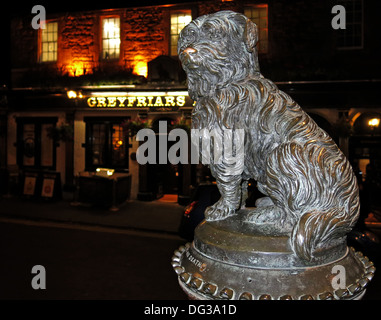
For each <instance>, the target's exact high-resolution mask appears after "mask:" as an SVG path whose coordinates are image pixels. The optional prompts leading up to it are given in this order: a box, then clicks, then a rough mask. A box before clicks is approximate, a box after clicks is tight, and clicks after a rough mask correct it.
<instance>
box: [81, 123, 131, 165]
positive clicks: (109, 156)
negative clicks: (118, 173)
mask: <svg viewBox="0 0 381 320" xmlns="http://www.w3.org/2000/svg"><path fill="white" fill-rule="evenodd" d="M85 122H86V158H85V163H86V170H90V171H91V170H95V169H96V168H98V167H104V168H114V169H118V168H119V169H128V159H129V157H128V150H129V143H128V137H127V136H126V134H125V132H124V130H123V126H122V120H121V119H119V118H102V119H100V118H97V117H94V118H92V117H89V118H87V117H86V118H85Z"/></svg>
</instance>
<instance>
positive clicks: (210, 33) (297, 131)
mask: <svg viewBox="0 0 381 320" xmlns="http://www.w3.org/2000/svg"><path fill="white" fill-rule="evenodd" d="M257 41H258V32H257V27H256V25H255V24H254V23H253V22H251V21H250V20H249V19H248V18H246V17H245V16H244V15H242V14H239V13H236V12H233V11H220V12H217V13H214V14H210V15H205V16H201V17H199V18H197V19H195V20H194V21H192V22H191V23H189V24H188V25H187V26H186V27H185V28H184V29H183V30H182V31H181V34H180V37H179V42H178V53H179V58H180V61H181V63H182V66H183V69H184V70H185V72H186V74H187V81H188V90H189V95H190V97H191V98H192V99H193V100H195V101H196V106H195V107H194V110H193V114H192V128H193V129H208V130H214V132H218V133H219V134H220V135H221V137H222V136H223V135H224V132H225V131H226V130H227V129H230V130H233V131H234V130H236V129H243V130H244V133H245V135H244V159H241V160H242V161H244V165H243V169H242V170H241V171H242V172H237V170H236V168H235V166H236V165H237V164H236V163H232V162H226V161H222V162H220V163H210V169H211V172H212V175H213V176H214V177H215V179H216V182H217V186H218V189H219V191H220V193H221V198H220V199H219V201H218V202H216V203H215V204H214V205H212V206H210V207H208V208H207V210H206V211H205V219H206V221H218V220H224V219H226V218H228V217H231V219H236V217H238V218H237V219H242V220H243V222H244V223H249V224H254V225H255V226H257V227H258V228H259V229H258V230H263V231H264V232H267V234H268V235H274V236H276V235H284V234H288V235H289V238H290V245H291V249H292V250H293V252H294V253H295V254H296V255H297V256H298V257H299V258H300V259H302V260H304V261H308V262H311V261H313V260H314V252H318V250H319V249H321V248H324V247H325V246H327V244H328V243H332V242H335V241H342V240H343V239H345V236H346V233H348V232H349V231H350V230H351V228H352V227H353V226H354V224H355V222H356V220H357V218H358V215H359V193H358V186H357V180H356V178H355V175H354V173H353V170H352V168H351V166H350V164H349V162H348V161H347V159H346V158H345V156H344V155H343V153H342V152H341V151H340V150H339V149H338V147H337V145H336V144H335V143H334V141H333V140H332V139H331V138H330V137H329V136H328V135H327V133H326V132H325V131H323V130H322V129H321V128H319V127H318V126H317V125H316V123H315V122H314V121H313V120H312V119H311V118H310V117H309V116H308V115H307V114H306V113H305V112H304V111H303V110H302V109H301V108H300V106H299V105H298V104H297V103H296V102H294V101H293V100H292V99H291V97H289V96H288V95H287V94H286V93H284V92H282V91H280V90H279V89H278V88H277V86H276V85H275V84H274V83H273V82H271V81H270V80H268V79H265V78H264V77H263V76H262V75H261V73H260V70H259V64H258V53H257V46H256V44H257ZM238 162H239V161H238ZM251 178H252V179H255V180H256V181H257V186H258V189H259V190H260V191H261V193H263V194H264V195H265V196H266V197H264V198H260V199H258V200H257V202H256V207H255V208H252V209H251V210H249V211H248V208H246V209H245V210H239V209H240V208H241V209H242V208H244V205H245V200H246V197H247V196H246V194H247V181H248V180H249V179H251ZM247 212H248V213H247ZM240 213H241V215H240ZM242 215H243V216H242Z"/></svg>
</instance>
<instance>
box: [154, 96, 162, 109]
mask: <svg viewBox="0 0 381 320" xmlns="http://www.w3.org/2000/svg"><path fill="white" fill-rule="evenodd" d="M154 106H155V107H164V104H163V100H162V99H161V97H156V101H155V104H154Z"/></svg>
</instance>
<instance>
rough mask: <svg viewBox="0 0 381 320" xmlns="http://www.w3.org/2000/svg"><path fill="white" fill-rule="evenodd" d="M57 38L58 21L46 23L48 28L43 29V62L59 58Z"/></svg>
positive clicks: (41, 56)
mask: <svg viewBox="0 0 381 320" xmlns="http://www.w3.org/2000/svg"><path fill="white" fill-rule="evenodd" d="M57 39H58V23H57V22H48V23H46V28H45V29H41V53H40V61H41V62H45V61H56V60H57Z"/></svg>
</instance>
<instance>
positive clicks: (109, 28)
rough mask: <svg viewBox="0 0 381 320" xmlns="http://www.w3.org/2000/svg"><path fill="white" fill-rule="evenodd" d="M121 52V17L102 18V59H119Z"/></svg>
mask: <svg viewBox="0 0 381 320" xmlns="http://www.w3.org/2000/svg"><path fill="white" fill-rule="evenodd" d="M119 53H120V19H119V17H112V18H104V19H103V20H102V59H117V58H119Z"/></svg>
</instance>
